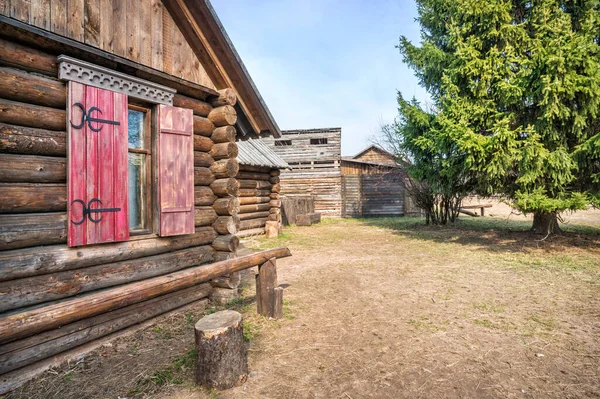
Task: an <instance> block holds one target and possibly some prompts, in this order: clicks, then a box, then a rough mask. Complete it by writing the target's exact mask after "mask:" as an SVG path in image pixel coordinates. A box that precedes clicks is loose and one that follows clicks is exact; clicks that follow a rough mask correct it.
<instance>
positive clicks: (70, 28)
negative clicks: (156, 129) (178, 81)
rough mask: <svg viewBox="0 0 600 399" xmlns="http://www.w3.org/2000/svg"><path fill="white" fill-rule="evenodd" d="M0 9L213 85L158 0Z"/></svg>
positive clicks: (8, 2) (53, 1)
mask: <svg viewBox="0 0 600 399" xmlns="http://www.w3.org/2000/svg"><path fill="white" fill-rule="evenodd" d="M0 14H2V15H5V16H7V17H11V18H14V19H17V20H19V21H22V22H25V23H28V24H30V25H34V26H37V27H39V28H42V29H45V30H48V31H50V32H54V33H56V34H59V35H62V36H65V37H68V38H70V39H73V40H76V41H78V42H81V43H85V44H88V45H90V46H94V47H98V48H100V49H102V50H104V51H107V52H109V53H112V54H115V55H118V56H121V57H125V58H127V59H129V60H131V61H134V62H137V63H140V64H142V65H145V66H148V67H152V68H155V69H158V70H159V71H163V72H165V73H168V74H169V75H173V76H176V77H178V78H182V79H185V80H189V81H191V82H194V83H198V84H201V85H203V86H206V87H210V88H212V89H214V88H215V86H214V84H213V83H212V82H211V80H210V79H209V77H208V74H207V73H206V71H205V70H204V68H203V66H202V65H201V63H200V61H199V60H198V58H197V57H196V55H195V54H194V52H193V51H192V49H191V47H190V46H189V45H188V43H187V42H186V40H185V39H184V37H183V34H182V33H181V31H180V30H179V28H178V27H177V26H176V24H175V22H174V21H173V18H172V17H171V15H170V14H169V12H168V11H167V9H166V8H165V7H164V5H163V3H162V1H161V0H143V1H140V0H69V1H65V0H45V1H29V0H5V1H0Z"/></svg>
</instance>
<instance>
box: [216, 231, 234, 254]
mask: <svg viewBox="0 0 600 399" xmlns="http://www.w3.org/2000/svg"><path fill="white" fill-rule="evenodd" d="M239 245H240V239H239V238H237V237H236V236H234V235H222V236H218V237H217V238H215V240H214V241H213V243H212V247H213V248H214V249H215V250H216V251H222V252H236V251H237V249H238V246H239Z"/></svg>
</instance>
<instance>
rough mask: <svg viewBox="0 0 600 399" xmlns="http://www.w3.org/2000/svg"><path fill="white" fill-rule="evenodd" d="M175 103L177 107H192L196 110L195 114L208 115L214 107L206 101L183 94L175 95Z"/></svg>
mask: <svg viewBox="0 0 600 399" xmlns="http://www.w3.org/2000/svg"><path fill="white" fill-rule="evenodd" d="M173 105H174V106H176V107H181V108H188V109H191V110H192V111H193V112H194V115H198V116H208V114H210V111H212V109H213V107H212V105H210V104H209V103H207V102H205V101H202V100H197V99H195V98H191V97H188V96H184V95H181V94H175V96H173Z"/></svg>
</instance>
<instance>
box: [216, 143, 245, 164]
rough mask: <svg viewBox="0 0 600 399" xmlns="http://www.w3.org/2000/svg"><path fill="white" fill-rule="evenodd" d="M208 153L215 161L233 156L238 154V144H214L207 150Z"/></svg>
mask: <svg viewBox="0 0 600 399" xmlns="http://www.w3.org/2000/svg"><path fill="white" fill-rule="evenodd" d="M209 154H210V156H212V157H213V159H214V160H215V161H217V160H219V159H228V158H235V157H237V156H238V146H237V143H219V144H215V145H213V147H212V149H211V150H210V151H209Z"/></svg>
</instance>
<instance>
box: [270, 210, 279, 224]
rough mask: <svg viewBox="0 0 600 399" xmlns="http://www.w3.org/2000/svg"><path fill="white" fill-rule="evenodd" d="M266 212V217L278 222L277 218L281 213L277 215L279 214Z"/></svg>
mask: <svg viewBox="0 0 600 399" xmlns="http://www.w3.org/2000/svg"><path fill="white" fill-rule="evenodd" d="M267 213H268V214H269V216H267V219H268V220H269V221H273V222H278V221H279V219H280V218H281V215H279V214H276V213H269V212H267Z"/></svg>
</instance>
